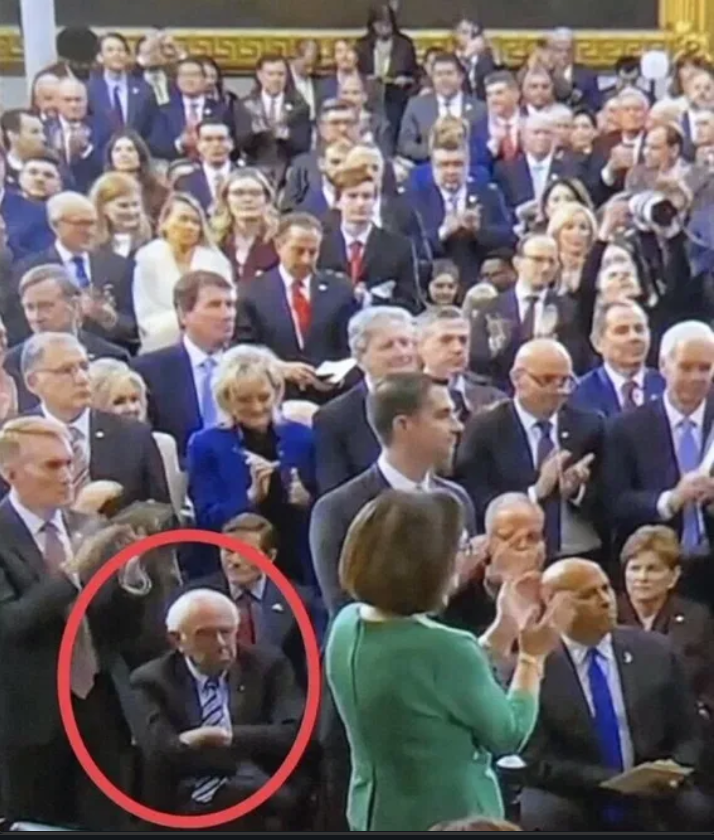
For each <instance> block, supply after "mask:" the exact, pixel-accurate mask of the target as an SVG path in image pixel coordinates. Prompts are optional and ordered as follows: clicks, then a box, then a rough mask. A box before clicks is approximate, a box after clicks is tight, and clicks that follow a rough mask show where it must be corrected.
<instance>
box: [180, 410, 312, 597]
mask: <svg viewBox="0 0 714 840" xmlns="http://www.w3.org/2000/svg"><path fill="white" fill-rule="evenodd" d="M275 432H276V434H277V439H278V447H277V448H278V460H279V461H280V467H279V469H280V477H281V481H282V484H283V487H284V488H286V487H287V485H288V483H289V473H290V470H292V469H296V470H297V472H298V475H299V477H300V480H301V482H302V483H303V485H304V486H305V488H306V489H307V490H308V492H310V493H313V494H314V490H315V441H314V437H313V432H312V429H310V428H308V427H307V426H303V425H302V424H300V423H292V422H289V421H282V422H280V423H276V424H275ZM187 468H188V493H189V496H190V498H191V500H192V502H193V504H194V508H195V511H196V527H198V528H203V529H205V530H208V531H220V530H221V529H222V528H223V526H224V525H225V524H226V522H228V521H229V520H230V519H232V518H233V517H234V516H237V515H238V514H240V513H246V512H248V511H252V510H254V509H255V507H254V505H253V504H251V502H250V500H249V498H248V490H249V489H250V484H251V476H250V468H249V466H248V463H247V461H246V455H245V450H244V448H243V437H242V434H241V431H240V430H239V429H235V428H226V427H221V426H215V427H213V428H210V429H204V430H203V431H201V432H197V433H196V434H195V435H193V436H192V437H191V439H190V441H189V444H188V455H187ZM282 509H283V511H284V521H282V522H273V525H274V526H275V528H276V529H277V531H278V533H279V534H280V539H281V545H282V546H283V547H284V550H283V551H282V552H281V554H280V555H279V557H278V565H279V566H281V567H282V568H283V571H285V568H286V566H287V567H288V568H289V569H291V570H292V571H293V572H296V573H297V575H298V576H299V577H301V578H302V580H303V581H305V582H308V581H310V580H312V579H313V575H312V560H311V559H310V549H309V544H308V522H309V518H310V508H309V507H308V508H298V507H296V506H294V505H287V504H284V505H282ZM288 555H291V556H288ZM291 561H292V562H291ZM291 576H294V575H291Z"/></svg>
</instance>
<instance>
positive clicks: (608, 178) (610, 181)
mask: <svg viewBox="0 0 714 840" xmlns="http://www.w3.org/2000/svg"><path fill="white" fill-rule="evenodd" d="M600 177H601V178H602V182H603V184H605V185H606V186H608V187H614V186H615V181H616V180H617V179H616V176H615V175H614V174H613V172H612V170H611V169H610V167H609V166H605V167H603V170H602V172H601V173H600Z"/></svg>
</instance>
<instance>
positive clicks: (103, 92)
mask: <svg viewBox="0 0 714 840" xmlns="http://www.w3.org/2000/svg"><path fill="white" fill-rule="evenodd" d="M131 62H132V55H131V49H130V47H129V43H128V42H127V40H126V38H125V37H124V36H123V35H122V34H120V33H119V32H107V34H106V35H103V36H102V37H101V39H100V41H99V63H100V65H101V67H102V71H101V72H98V73H95V74H93V75H92V76H90V78H89V81H88V82H87V93H88V96H89V108H90V110H91V112H92V114H93V116H94V117H95V118H96V119H98V120H101V121H102V122H103V123H104V124H105V125H106V126H107V128H108V130H109V134H113V133H114V132H115V131H119V130H121V129H123V128H133V129H134V131H136V132H137V133H138V134H140V135H141V136H142V137H143V138H145V140H146V141H147V142H148V143H149V144H150V145H151V144H152V142H153V138H154V131H155V127H156V122H157V120H158V116H159V106H158V103H157V102H156V96H155V94H154V91H153V90H152V89H151V86H150V85H149V84H148V83H147V82H146V81H144V79H141V78H139V77H136V76H130V74H129V70H130V68H131Z"/></svg>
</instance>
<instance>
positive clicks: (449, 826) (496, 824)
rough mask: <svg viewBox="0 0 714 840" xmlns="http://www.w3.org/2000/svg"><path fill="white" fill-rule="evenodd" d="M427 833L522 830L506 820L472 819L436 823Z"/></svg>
mask: <svg viewBox="0 0 714 840" xmlns="http://www.w3.org/2000/svg"><path fill="white" fill-rule="evenodd" d="M429 831H522V829H521V828H519V827H518V826H517V825H515V824H514V823H511V822H508V821H507V820H491V819H487V818H486V817H474V818H473V819H465V820H454V821H453V822H441V823H437V825H435V826H432V827H431V828H430V829H429Z"/></svg>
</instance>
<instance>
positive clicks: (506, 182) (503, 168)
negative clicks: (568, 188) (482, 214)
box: [494, 151, 582, 209]
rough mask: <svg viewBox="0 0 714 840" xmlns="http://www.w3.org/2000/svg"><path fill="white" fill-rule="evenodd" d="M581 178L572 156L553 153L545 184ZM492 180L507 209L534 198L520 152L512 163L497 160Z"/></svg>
mask: <svg viewBox="0 0 714 840" xmlns="http://www.w3.org/2000/svg"><path fill="white" fill-rule="evenodd" d="M581 177H582V167H581V165H580V163H579V162H578V160H577V158H576V157H575V156H574V155H572V154H568V153H565V152H562V151H556V152H555V153H554V155H553V158H552V160H551V164H550V169H549V170H548V177H547V180H546V183H550V182H551V181H555V180H556V179H557V178H581ZM494 178H495V180H496V183H497V184H498V186H499V187H500V188H501V191H502V192H503V194H504V196H505V197H506V201H507V202H508V205H509V207H513V208H514V209H515V208H516V207H519V206H520V205H521V204H525V203H526V202H528V201H533V199H534V198H535V191H534V188H533V176H532V175H531V171H530V169H529V167H528V160H527V158H526V156H525V154H524V153H522V152H521V153H520V154H519V155H518V156H517V157H516V158H515V159H514V160H512V161H505V160H499V161H498V162H497V163H496V165H495V168H494Z"/></svg>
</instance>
